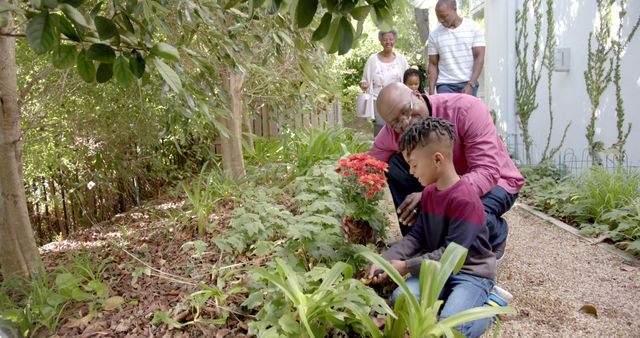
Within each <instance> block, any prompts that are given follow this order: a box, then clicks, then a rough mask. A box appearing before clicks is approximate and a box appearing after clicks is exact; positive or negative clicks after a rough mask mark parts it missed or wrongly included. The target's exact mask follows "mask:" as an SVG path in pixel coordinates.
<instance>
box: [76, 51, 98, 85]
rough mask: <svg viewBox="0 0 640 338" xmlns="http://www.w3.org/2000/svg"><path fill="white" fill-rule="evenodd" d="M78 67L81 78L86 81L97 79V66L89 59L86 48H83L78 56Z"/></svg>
mask: <svg viewBox="0 0 640 338" xmlns="http://www.w3.org/2000/svg"><path fill="white" fill-rule="evenodd" d="M76 67H77V68H78V74H79V75H80V78H81V79H82V80H84V81H85V82H93V81H94V80H95V79H96V67H95V65H94V64H93V61H91V60H89V59H87V54H86V51H85V50H81V51H80V53H78V57H77V58H76Z"/></svg>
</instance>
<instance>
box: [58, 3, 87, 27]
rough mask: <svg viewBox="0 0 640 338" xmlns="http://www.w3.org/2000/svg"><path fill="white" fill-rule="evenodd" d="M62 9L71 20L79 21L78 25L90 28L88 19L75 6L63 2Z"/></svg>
mask: <svg viewBox="0 0 640 338" xmlns="http://www.w3.org/2000/svg"><path fill="white" fill-rule="evenodd" d="M59 7H60V9H61V10H62V12H63V13H64V14H65V15H66V16H67V17H68V18H69V19H71V21H73V22H75V23H77V24H78V25H80V26H82V27H86V28H90V27H89V24H87V20H86V19H85V18H84V16H83V15H82V13H80V11H78V10H77V9H76V8H75V7H73V6H71V5H68V4H61V5H60V6H59Z"/></svg>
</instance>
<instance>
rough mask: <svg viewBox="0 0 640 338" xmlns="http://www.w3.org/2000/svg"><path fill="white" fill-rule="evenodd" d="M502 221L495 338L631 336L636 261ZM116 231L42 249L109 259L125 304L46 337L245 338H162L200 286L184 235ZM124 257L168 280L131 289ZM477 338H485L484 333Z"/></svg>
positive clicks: (144, 225)
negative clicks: (500, 309)
mask: <svg viewBox="0 0 640 338" xmlns="http://www.w3.org/2000/svg"><path fill="white" fill-rule="evenodd" d="M389 202H390V201H389ZM392 210H393V207H391V206H390V211H392ZM219 216H220V217H221V218H222V219H228V218H229V217H230V213H229V210H228V209H226V210H223V211H222V212H221V214H220V215H219ZM506 218H507V221H508V222H509V229H510V231H509V239H508V242H507V252H506V256H505V258H504V259H503V260H501V261H500V262H499V263H498V280H497V282H498V285H500V286H501V287H503V288H505V289H507V290H508V291H509V292H511V293H512V294H513V295H514V297H515V298H514V300H513V301H512V302H511V305H512V306H514V307H515V308H516V309H517V311H518V314H517V315H515V316H509V317H504V318H503V320H502V322H501V328H500V331H499V332H498V333H497V335H498V337H640V320H639V318H638V316H639V315H640V265H639V264H638V262H637V261H634V262H628V261H625V260H624V259H623V258H621V257H619V256H617V255H615V254H612V253H610V252H608V251H605V250H604V249H602V248H601V247H599V246H597V245H594V244H592V241H591V240H587V239H583V238H579V237H577V236H575V235H573V234H571V233H569V232H567V231H566V230H563V229H560V228H558V227H556V226H555V225H553V224H551V223H549V222H547V221H544V220H541V219H540V218H538V217H536V216H534V215H532V214H530V213H529V212H527V211H526V210H524V209H523V208H521V207H519V206H517V205H516V206H515V207H514V208H513V209H512V210H511V211H510V212H509V213H507V215H506ZM225 222H226V221H225ZM116 223H119V224H126V228H128V229H135V232H137V233H138V234H133V233H130V234H128V235H126V234H123V233H122V231H123V229H124V228H122V227H121V228H120V229H119V230H120V231H118V229H117V228H115V226H113V225H108V226H106V228H99V229H94V230H97V231H96V232H93V233H92V232H91V231H88V232H86V233H83V234H78V235H77V236H75V237H76V238H75V241H65V242H61V243H52V245H49V246H57V247H58V248H57V250H52V249H53V248H52V247H51V248H46V249H45V248H44V247H43V250H42V251H43V256H44V260H45V262H47V263H48V264H47V265H50V266H54V265H57V264H60V262H61V258H62V257H63V255H64V251H69V250H73V248H72V247H69V248H63V247H64V246H65V243H67V244H68V243H72V242H75V243H89V242H92V243H98V242H100V243H101V245H97V247H95V248H94V250H95V252H96V257H94V258H95V259H96V260H98V259H100V257H103V256H108V255H110V256H112V257H114V258H115V263H116V264H113V265H112V269H110V270H109V271H108V272H107V274H108V280H109V285H110V287H111V289H112V291H113V293H114V294H118V295H121V296H123V297H124V298H125V299H126V300H127V301H128V302H127V304H125V305H123V307H122V308H120V309H119V310H118V311H112V312H102V313H101V314H100V316H99V317H98V318H90V317H87V316H85V315H86V314H87V309H85V308H84V307H81V308H74V309H70V313H72V315H71V316H70V317H69V318H65V319H63V320H62V322H61V326H60V327H59V329H58V330H57V332H56V334H55V335H54V337H78V336H80V337H91V336H98V335H99V336H105V337H141V336H144V337H196V336H206V337H220V338H222V337H227V338H228V337H240V336H245V335H244V334H243V332H246V323H244V322H243V320H242V319H240V318H236V317H235V315H233V313H232V315H231V317H230V318H229V320H228V323H227V326H225V327H216V326H212V325H197V326H195V327H187V328H185V329H184V330H169V329H168V327H167V326H166V325H154V324H152V323H151V319H152V318H153V314H154V312H155V311H156V310H163V311H167V312H170V313H174V312H176V311H177V309H179V308H180V306H181V304H182V302H183V299H184V297H186V296H187V295H189V294H190V293H192V292H194V291H195V290H197V287H196V286H195V285H196V283H195V282H196V281H197V280H200V278H199V277H198V276H199V274H198V271H195V270H194V269H193V268H194V267H193V266H192V265H190V264H189V262H190V261H192V260H193V258H191V257H190V254H191V253H190V252H185V251H184V250H181V249H180V246H181V245H182V244H183V243H185V242H187V241H189V240H192V238H193V236H190V235H189V234H185V233H181V232H171V231H172V229H166V228H164V230H163V231H158V228H157V225H158V224H156V226H152V224H153V223H154V222H153V220H152V219H149V216H148V215H147V214H146V213H144V212H143V213H140V212H132V213H129V214H127V215H126V216H125V217H123V218H121V219H118V220H116ZM149 226H151V228H149ZM109 228H110V229H109ZM392 228H395V229H392V231H391V232H390V233H389V237H392V238H389V240H391V241H393V237H396V238H397V237H398V236H399V235H400V234H399V231H398V229H397V225H396V226H395V227H392ZM115 235H118V236H116V237H120V236H122V235H124V236H123V237H121V238H120V239H119V240H116V242H119V243H120V244H119V245H117V246H114V245H113V241H112V240H111V239H110V237H111V236H115ZM208 240H209V239H206V241H208ZM109 242H110V243H111V245H109ZM54 244H55V245H54ZM125 248H126V250H129V251H131V252H134V254H135V255H136V256H138V257H140V259H142V260H143V261H145V262H147V263H148V264H150V266H153V267H157V268H158V269H161V270H163V271H166V272H169V273H171V274H172V275H170V274H168V273H166V272H164V273H163V274H155V273H153V271H151V275H143V276H141V277H140V279H139V281H138V282H137V283H132V271H133V268H134V267H135V266H138V265H139V263H140V262H139V261H135V259H133V258H132V256H130V255H128V254H125V252H124V249H125ZM65 249H66V250H65ZM98 253H99V254H98ZM217 257H218V253H216V252H211V254H210V255H207V256H206V257H203V259H201V262H200V263H201V265H202V266H203V267H206V266H213V265H215V264H217V263H216V258H217ZM247 263H251V262H247ZM251 264H252V263H251ZM116 267H117V268H116ZM196 270H197V269H196ZM168 276H176V277H178V276H179V277H180V280H184V281H183V282H179V281H178V282H176V281H177V280H175V279H173V278H168ZM161 277H163V278H161ZM134 301H135V302H134ZM241 301H242V300H241V299H239V300H238V302H237V303H240V302H241ZM585 305H587V309H592V310H593V309H595V311H596V312H597V317H596V316H594V315H592V314H590V313H587V312H590V311H581V308H583V307H584V306H585ZM233 310H234V313H240V312H241V311H242V309H241V308H240V307H237V306H234V309H233ZM591 312H593V311H591ZM209 315H210V316H213V317H215V316H216V313H215V311H214V310H212V313H210V314H209ZM82 316H85V317H82ZM65 317H66V316H65ZM80 317H82V318H80ZM40 333H44V332H40ZM37 336H38V337H41V336H49V335H47V334H44V335H37ZM485 336H486V337H491V336H492V333H491V332H490V333H487V334H485Z"/></svg>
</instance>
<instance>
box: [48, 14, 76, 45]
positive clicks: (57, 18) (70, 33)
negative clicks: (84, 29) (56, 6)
mask: <svg viewBox="0 0 640 338" xmlns="http://www.w3.org/2000/svg"><path fill="white" fill-rule="evenodd" d="M49 17H50V19H52V20H53V23H54V24H55V26H56V27H58V31H59V32H60V33H62V34H64V36H66V37H67V38H69V39H71V40H73V41H76V42H78V41H80V40H81V39H80V35H79V34H78V31H77V30H76V29H75V27H73V25H72V24H71V22H69V19H67V17H66V16H62V15H60V14H58V13H51V14H49Z"/></svg>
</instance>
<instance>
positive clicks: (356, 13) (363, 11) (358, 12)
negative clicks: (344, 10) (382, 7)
mask: <svg viewBox="0 0 640 338" xmlns="http://www.w3.org/2000/svg"><path fill="white" fill-rule="evenodd" d="M370 9H371V8H370V7H369V6H360V7H356V8H354V9H353V10H352V11H351V16H352V17H353V18H354V19H356V20H358V21H362V20H364V19H366V18H367V15H369V10H370Z"/></svg>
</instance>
